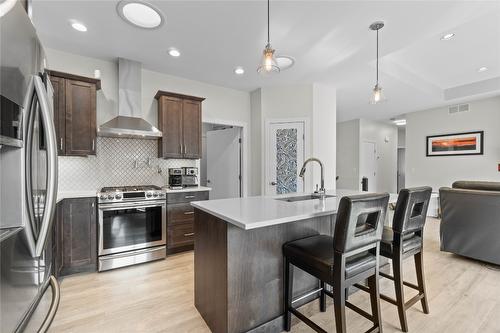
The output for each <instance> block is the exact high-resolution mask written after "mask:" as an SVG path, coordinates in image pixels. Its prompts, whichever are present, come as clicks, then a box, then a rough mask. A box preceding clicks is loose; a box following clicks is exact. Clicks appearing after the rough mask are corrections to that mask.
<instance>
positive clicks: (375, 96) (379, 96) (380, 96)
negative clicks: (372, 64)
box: [370, 83, 386, 104]
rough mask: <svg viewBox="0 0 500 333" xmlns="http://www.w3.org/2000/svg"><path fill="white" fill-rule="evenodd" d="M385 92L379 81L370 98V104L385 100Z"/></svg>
mask: <svg viewBox="0 0 500 333" xmlns="http://www.w3.org/2000/svg"><path fill="white" fill-rule="evenodd" d="M385 100H386V99H385V96H384V92H383V91H382V87H381V86H379V85H378V83H377V84H376V85H375V87H374V88H373V92H372V97H371V98H370V104H378V103H382V102H385Z"/></svg>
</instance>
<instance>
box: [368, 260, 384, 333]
mask: <svg viewBox="0 0 500 333" xmlns="http://www.w3.org/2000/svg"><path fill="white" fill-rule="evenodd" d="M378 270H379V268H378V263H377V267H376V270H375V275H372V276H370V277H369V278H368V288H369V289H370V304H371V308H372V316H373V324H374V325H375V326H377V327H378V329H379V330H378V331H379V332H380V333H382V315H381V312H380V288H379V275H378Z"/></svg>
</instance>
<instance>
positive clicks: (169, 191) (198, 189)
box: [162, 186, 212, 193]
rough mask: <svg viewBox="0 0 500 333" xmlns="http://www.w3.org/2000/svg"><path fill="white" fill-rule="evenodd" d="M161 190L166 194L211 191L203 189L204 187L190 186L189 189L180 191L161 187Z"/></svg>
mask: <svg viewBox="0 0 500 333" xmlns="http://www.w3.org/2000/svg"><path fill="white" fill-rule="evenodd" d="M162 189H163V190H165V192H167V193H177V192H198V191H211V190H212V188H211V187H205V186H190V187H184V188H181V189H177V190H176V189H171V188H168V187H162Z"/></svg>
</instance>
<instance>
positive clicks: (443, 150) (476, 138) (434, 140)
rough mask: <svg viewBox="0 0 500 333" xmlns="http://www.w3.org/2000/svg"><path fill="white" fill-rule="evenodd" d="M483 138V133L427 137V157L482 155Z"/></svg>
mask: <svg viewBox="0 0 500 333" xmlns="http://www.w3.org/2000/svg"><path fill="white" fill-rule="evenodd" d="M483 138H484V132H483V131H477V132H467V133H455V134H443V135H432V136H428V137H427V156H457V155H482V154H483V146H484V143H483Z"/></svg>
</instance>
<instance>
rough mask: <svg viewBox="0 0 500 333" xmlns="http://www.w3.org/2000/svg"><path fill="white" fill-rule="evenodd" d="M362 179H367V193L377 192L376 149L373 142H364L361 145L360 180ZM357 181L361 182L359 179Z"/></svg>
mask: <svg viewBox="0 0 500 333" xmlns="http://www.w3.org/2000/svg"><path fill="white" fill-rule="evenodd" d="M363 177H366V178H368V191H370V192H375V191H377V178H376V177H377V147H376V144H375V142H369V141H365V142H363V144H362V145H361V160H360V178H363ZM359 181H360V182H361V179H360V180H359ZM360 186H361V185H360Z"/></svg>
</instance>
